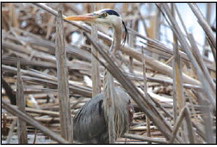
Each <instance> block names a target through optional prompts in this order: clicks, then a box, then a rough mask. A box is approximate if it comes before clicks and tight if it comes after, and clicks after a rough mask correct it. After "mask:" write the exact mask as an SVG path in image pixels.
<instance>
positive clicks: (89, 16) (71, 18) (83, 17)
mask: <svg viewBox="0 0 217 147" xmlns="http://www.w3.org/2000/svg"><path fill="white" fill-rule="evenodd" d="M96 18H97V16H96V15H95V16H94V15H93V14H87V15H78V16H68V17H65V18H64V19H65V20H68V21H94V20H95V19H96Z"/></svg>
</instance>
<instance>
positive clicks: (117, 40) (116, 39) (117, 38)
mask: <svg viewBox="0 0 217 147" xmlns="http://www.w3.org/2000/svg"><path fill="white" fill-rule="evenodd" d="M121 27H122V24H121V23H120V24H119V23H118V24H116V25H114V26H113V28H114V33H113V42H112V46H111V50H110V51H112V53H114V52H116V51H117V50H119V49H120V45H121V36H122V29H121Z"/></svg>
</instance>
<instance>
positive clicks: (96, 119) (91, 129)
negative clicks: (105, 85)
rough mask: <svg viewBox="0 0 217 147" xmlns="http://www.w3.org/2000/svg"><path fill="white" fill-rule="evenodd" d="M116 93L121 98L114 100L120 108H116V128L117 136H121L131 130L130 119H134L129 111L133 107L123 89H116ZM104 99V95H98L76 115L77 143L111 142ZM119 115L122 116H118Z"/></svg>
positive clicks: (75, 132) (75, 130)
mask: <svg viewBox="0 0 217 147" xmlns="http://www.w3.org/2000/svg"><path fill="white" fill-rule="evenodd" d="M115 91H116V93H117V96H118V97H119V98H116V99H114V104H118V107H115V112H116V113H115V126H116V127H115V128H116V131H117V132H116V134H119V136H121V135H123V134H124V133H125V132H126V131H127V130H128V128H129V123H130V120H131V118H130V117H132V114H131V111H132V110H129V108H130V109H132V107H131V106H130V97H129V95H128V94H127V93H126V92H125V91H124V90H123V89H121V88H115ZM104 98H105V95H104V93H100V94H98V95H97V96H95V97H94V98H92V99H91V100H90V101H89V102H87V103H86V104H85V105H84V106H83V107H82V108H81V109H80V110H79V112H78V113H77V114H76V115H75V117H74V124H73V126H74V129H73V130H74V132H73V134H74V139H75V141H78V142H81V143H108V142H109V138H108V127H107V123H106V120H105V117H104V113H105V112H104V108H103V99H104ZM120 101H121V103H120ZM124 110H128V111H124ZM117 114H118V115H119V114H120V115H121V116H117ZM117 125H118V126H117ZM118 127H119V128H118ZM119 136H116V137H119Z"/></svg>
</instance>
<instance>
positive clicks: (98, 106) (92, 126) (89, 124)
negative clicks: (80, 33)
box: [65, 9, 133, 143]
mask: <svg viewBox="0 0 217 147" xmlns="http://www.w3.org/2000/svg"><path fill="white" fill-rule="evenodd" d="M65 20H69V21H84V22H89V23H96V24H97V23H98V24H105V25H110V26H112V27H113V29H114V35H113V36H114V37H113V42H112V45H111V48H110V52H112V53H114V52H115V50H117V49H119V48H120V47H121V37H122V26H124V29H125V37H124V41H125V40H126V35H127V29H126V26H125V24H124V22H123V20H122V18H121V17H120V15H119V14H118V13H117V12H116V11H114V10H109V9H103V10H100V11H96V12H93V13H89V14H86V15H79V16H69V17H66V18H65ZM111 79H112V76H111V75H110V73H109V72H108V71H106V74H105V82H104V83H105V84H104V89H106V88H108V87H109V86H108V85H109V82H110V84H111V83H112V82H111ZM112 81H113V80H112ZM112 85H113V86H111V87H112V88H113V89H114V90H113V92H114V93H115V95H114V98H113V103H114V128H115V134H116V136H115V138H117V137H120V136H122V135H123V134H124V133H125V132H126V131H127V130H128V128H129V125H130V122H131V121H132V117H133V107H132V105H131V102H130V97H129V95H128V94H127V93H126V92H125V91H124V90H123V89H122V88H117V87H116V88H114V84H112ZM106 103H107V101H106V92H105V90H104V92H102V93H100V94H98V95H96V96H95V97H93V98H92V99H91V100H90V101H89V102H87V103H86V104H85V105H84V106H83V107H82V108H81V109H80V110H79V112H78V113H77V114H76V115H75V117H74V121H73V123H74V124H73V125H74V129H73V134H74V139H75V140H76V141H78V142H81V143H109V133H108V117H107V116H106V115H109V114H108V113H107V111H108V110H107V107H106Z"/></svg>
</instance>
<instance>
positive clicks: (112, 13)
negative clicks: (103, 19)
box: [103, 10, 120, 16]
mask: <svg viewBox="0 0 217 147" xmlns="http://www.w3.org/2000/svg"><path fill="white" fill-rule="evenodd" d="M103 12H106V13H108V14H109V15H116V16H120V15H119V14H118V13H117V12H116V11H114V10H104V11H103Z"/></svg>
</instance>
